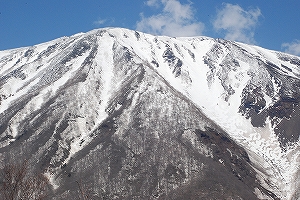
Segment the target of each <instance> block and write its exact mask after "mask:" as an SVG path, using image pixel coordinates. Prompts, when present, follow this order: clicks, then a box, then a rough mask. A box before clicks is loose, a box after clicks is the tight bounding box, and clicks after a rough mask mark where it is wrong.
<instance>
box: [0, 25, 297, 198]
mask: <svg viewBox="0 0 300 200" xmlns="http://www.w3.org/2000/svg"><path fill="white" fill-rule="evenodd" d="M299 77H300V59H299V58H298V57H295V56H291V55H288V54H284V53H280V52H274V51H270V50H266V49H262V48H260V47H256V46H250V45H245V44H241V43H236V42H231V41H226V40H221V39H212V38H207V37H194V38H170V37H164V36H152V35H148V34H144V33H140V32H135V31H130V30H126V29H119V28H111V29H99V30H94V31H91V32H88V33H85V34H77V35H74V36H71V37H64V38H59V39H57V40H54V41H50V42H47V43H44V44H40V45H36V46H33V47H25V48H20V49H13V50H7V51H2V52H0V134H1V139H0V145H1V148H0V153H1V155H2V156H1V158H2V162H6V161H7V160H8V159H11V158H12V157H13V158H14V159H15V160H17V159H29V160H30V161H31V162H32V163H35V164H34V166H35V167H36V169H37V170H42V171H44V172H45V174H47V176H49V178H50V180H51V183H52V185H53V188H54V190H53V195H54V196H56V198H58V199H59V198H74V196H76V192H77V189H76V186H77V185H76V181H78V180H83V181H84V182H85V183H86V184H88V187H89V188H90V189H92V190H93V191H94V192H95V195H96V196H97V197H99V198H100V197H102V198H109V199H112V198H121V199H141V198H142V199H155V198H169V199H176V198H178V199H182V198H183V197H185V198H190V199H195V198H200V199H201V198H212V199H214V198H221V197H222V198H223V197H226V198H227V197H228V198H235V199H237V198H242V199H255V198H267V197H268V198H270V199H277V198H280V199H297V198H299V195H300V194H299V193H297V191H298V190H299V187H300V186H299V169H298V166H299V134H300V131H299V130H300V127H299V123H297V122H298V121H299V120H298V119H299V112H300V111H299V96H300V95H299V94H300V92H299V88H300V87H299V85H300V84H299ZM95 198H96V197H95Z"/></svg>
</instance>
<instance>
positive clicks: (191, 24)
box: [136, 0, 204, 37]
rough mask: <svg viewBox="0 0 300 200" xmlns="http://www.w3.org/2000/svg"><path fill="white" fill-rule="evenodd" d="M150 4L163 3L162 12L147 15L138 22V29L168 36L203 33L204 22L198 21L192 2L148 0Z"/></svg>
mask: <svg viewBox="0 0 300 200" xmlns="http://www.w3.org/2000/svg"><path fill="white" fill-rule="evenodd" d="M146 4H147V5H148V6H156V5H159V4H161V5H162V6H163V9H162V11H161V13H159V14H157V15H152V16H150V17H145V16H144V15H143V14H141V20H140V21H138V22H137V25H136V27H137V30H139V31H143V32H147V33H151V34H155V35H168V36H174V37H176V36H196V35H202V32H203V30H204V24H203V23H201V22H197V21H196V19H195V16H194V10H193V9H192V7H191V4H181V3H180V2H179V1H178V0H148V1H147V2H146Z"/></svg>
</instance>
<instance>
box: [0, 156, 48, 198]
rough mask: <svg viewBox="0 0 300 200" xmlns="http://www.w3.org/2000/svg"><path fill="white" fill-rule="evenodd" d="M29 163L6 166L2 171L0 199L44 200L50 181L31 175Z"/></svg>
mask: <svg viewBox="0 0 300 200" xmlns="http://www.w3.org/2000/svg"><path fill="white" fill-rule="evenodd" d="M28 167H29V166H28V162H27V161H23V162H22V163H20V164H6V165H5V166H4V167H3V168H2V169H1V170H0V198H1V199H3V200H27V199H28V200H29V199H30V200H42V199H44V198H45V197H46V195H47V192H48V184H49V181H48V179H47V178H46V177H45V176H44V175H43V174H41V173H39V174H30V173H29V168H28Z"/></svg>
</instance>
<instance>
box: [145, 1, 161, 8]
mask: <svg viewBox="0 0 300 200" xmlns="http://www.w3.org/2000/svg"><path fill="white" fill-rule="evenodd" d="M146 4H147V6H153V7H158V5H159V2H158V0H148V1H146Z"/></svg>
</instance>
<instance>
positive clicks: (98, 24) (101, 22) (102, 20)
mask: <svg viewBox="0 0 300 200" xmlns="http://www.w3.org/2000/svg"><path fill="white" fill-rule="evenodd" d="M106 21H107V19H99V20H97V21H94V24H95V25H97V26H100V25H102V24H104V23H105V22H106Z"/></svg>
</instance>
